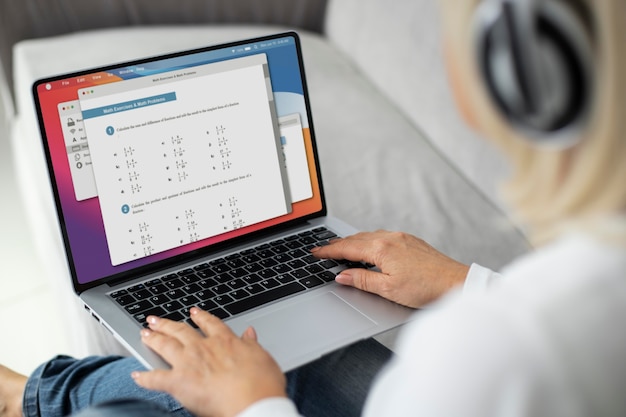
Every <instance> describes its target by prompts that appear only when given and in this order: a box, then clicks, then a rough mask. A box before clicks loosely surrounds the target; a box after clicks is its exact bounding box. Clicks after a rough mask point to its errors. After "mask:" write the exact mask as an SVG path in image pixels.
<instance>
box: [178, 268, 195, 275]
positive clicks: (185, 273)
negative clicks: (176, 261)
mask: <svg viewBox="0 0 626 417" xmlns="http://www.w3.org/2000/svg"><path fill="white" fill-rule="evenodd" d="M177 274H178V276H180V277H182V276H183V275H189V274H193V269H191V268H185V269H183V270H182V271H178V272H177Z"/></svg>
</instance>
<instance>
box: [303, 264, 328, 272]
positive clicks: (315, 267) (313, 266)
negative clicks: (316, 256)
mask: <svg viewBox="0 0 626 417" xmlns="http://www.w3.org/2000/svg"><path fill="white" fill-rule="evenodd" d="M304 269H306V270H307V271H309V272H310V273H311V274H317V273H318V272H322V271H323V270H324V268H322V267H321V266H319V265H318V264H311V265H309V266H306V267H305V268H304Z"/></svg>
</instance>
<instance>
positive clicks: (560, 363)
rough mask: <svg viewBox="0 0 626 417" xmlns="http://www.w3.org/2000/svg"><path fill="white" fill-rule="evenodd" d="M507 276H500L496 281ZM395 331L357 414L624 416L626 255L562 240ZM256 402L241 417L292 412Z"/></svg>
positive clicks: (279, 403)
mask: <svg viewBox="0 0 626 417" xmlns="http://www.w3.org/2000/svg"><path fill="white" fill-rule="evenodd" d="M503 277H506V278H503ZM416 314H417V315H418V317H417V318H416V320H414V321H413V322H412V323H411V324H409V325H407V327H406V328H405V330H404V332H403V334H402V336H401V339H400V341H399V345H398V349H397V355H396V357H395V358H394V359H393V360H392V361H391V363H390V364H389V365H388V366H387V367H386V368H385V370H384V371H383V372H382V374H381V375H380V376H379V378H378V379H377V381H376V383H375V384H374V387H373V389H372V391H371V392H370V394H369V397H368V400H367V403H366V406H365V411H364V415H365V416H375V417H380V416H429V417H432V416H463V417H473V416H476V417H487V416H511V417H513V416H514V417H517V416H533V417H537V416H549V417H557V416H568V417H576V416H590V417H591V416H593V417H600V416H616V417H617V416H620V417H623V416H626V248H624V247H617V246H611V245H609V244H606V243H601V242H599V241H597V240H594V239H592V238H589V237H586V236H581V235H572V236H568V237H566V238H563V239H561V240H559V241H557V242H555V243H553V244H552V245H550V246H546V247H544V248H543V249H541V250H538V251H536V252H534V253H532V254H529V255H526V256H525V257H523V258H521V259H519V260H517V261H516V262H514V263H513V264H511V265H510V266H508V267H507V268H506V269H505V270H504V271H503V274H502V275H499V274H496V273H494V272H492V271H490V270H488V269H486V268H483V267H481V266H478V265H475V264H474V265H472V267H471V269H470V272H469V274H468V276H467V280H466V283H465V285H464V287H463V289H462V291H461V290H459V291H455V292H453V293H451V294H449V295H447V296H446V297H444V298H443V299H442V300H440V301H439V302H437V303H435V304H434V305H433V306H432V307H429V308H428V309H426V310H421V311H419V312H417V313H416ZM297 415H298V413H297V410H296V409H295V407H294V406H293V404H291V402H290V401H289V400H286V399H278V398H272V399H266V400H263V401H260V402H258V403H256V404H253V405H252V406H250V407H249V408H248V409H247V410H245V411H244V412H243V413H242V414H241V417H261V416H273V417H279V416H297Z"/></svg>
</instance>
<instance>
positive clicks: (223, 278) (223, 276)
mask: <svg viewBox="0 0 626 417" xmlns="http://www.w3.org/2000/svg"><path fill="white" fill-rule="evenodd" d="M213 279H214V280H216V281H217V282H219V283H222V284H223V283H225V282H228V281H230V280H232V279H233V276H232V275H230V274H229V273H228V272H223V273H221V274H218V275H216V276H215V277H213Z"/></svg>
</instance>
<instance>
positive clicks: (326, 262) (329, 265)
mask: <svg viewBox="0 0 626 417" xmlns="http://www.w3.org/2000/svg"><path fill="white" fill-rule="evenodd" d="M319 265H320V266H322V268H326V269H330V268H334V267H336V266H338V265H339V264H338V263H337V262H335V261H333V260H332V259H324V260H323V261H321V262H320V263H319Z"/></svg>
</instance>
